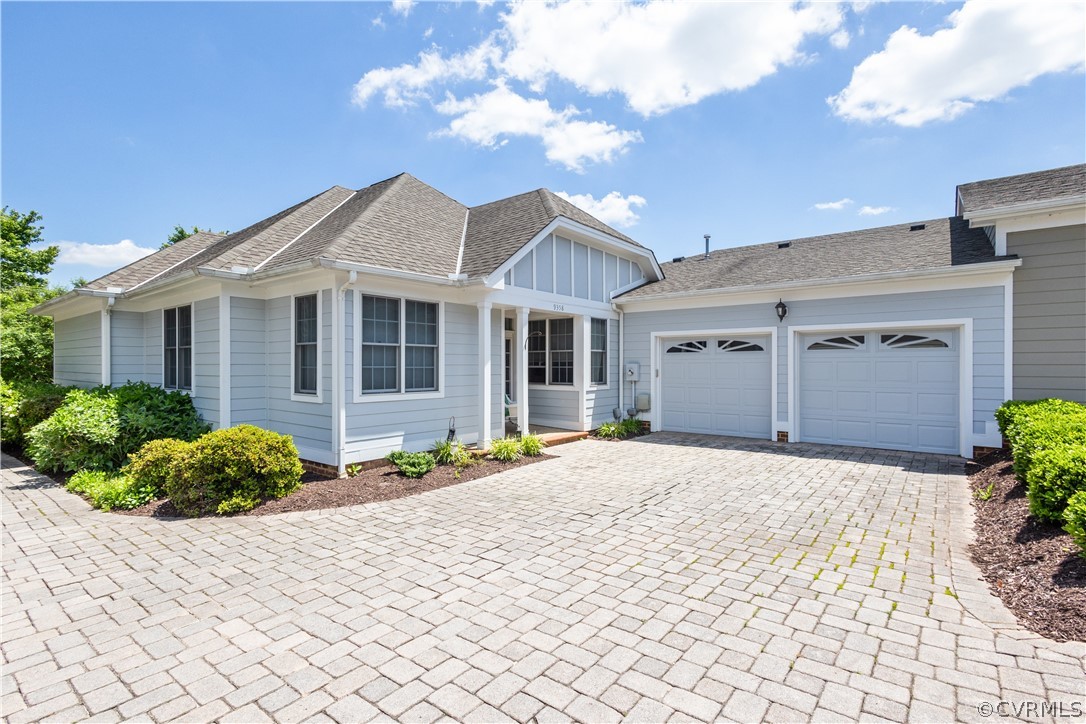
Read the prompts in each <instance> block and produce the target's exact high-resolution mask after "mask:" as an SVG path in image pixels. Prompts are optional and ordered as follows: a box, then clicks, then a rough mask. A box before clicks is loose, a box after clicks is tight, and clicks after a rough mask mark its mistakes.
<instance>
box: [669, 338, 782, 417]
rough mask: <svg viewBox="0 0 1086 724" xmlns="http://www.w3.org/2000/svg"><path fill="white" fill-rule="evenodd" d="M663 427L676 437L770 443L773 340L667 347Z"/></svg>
mask: <svg viewBox="0 0 1086 724" xmlns="http://www.w3.org/2000/svg"><path fill="white" fill-rule="evenodd" d="M663 352H664V353H663V364H662V365H661V368H662V369H661V395H662V397H663V401H662V403H661V409H662V421H661V422H662V425H661V427H662V428H663V429H664V430H671V431H675V432H701V433H706V434H710V435H737V436H739V437H761V438H768V437H769V429H770V409H769V407H770V394H769V381H770V367H769V362H770V350H769V337H768V336H766V337H761V336H759V337H742V338H739V337H719V338H713V337H707V338H698V339H679V340H672V341H667V340H665V341H664V349H663Z"/></svg>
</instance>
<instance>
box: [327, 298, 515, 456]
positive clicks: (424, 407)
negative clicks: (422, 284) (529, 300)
mask: <svg viewBox="0 0 1086 724" xmlns="http://www.w3.org/2000/svg"><path fill="white" fill-rule="evenodd" d="M346 296H347V303H346V314H345V315H344V317H345V318H344V330H345V336H346V344H345V350H344V352H345V356H346V365H345V367H346V370H345V371H346V380H345V382H346V405H347V434H346V449H347V455H346V460H347V461H348V462H355V461H359V460H373V459H376V458H380V457H381V456H383V455H385V454H386V453H387V452H389V451H391V450H397V449H401V448H402V449H405V450H412V451H417V450H427V449H429V448H430V446H431V445H432V444H433V442H434V440H438V439H444V438H445V436H446V435H447V434H448V429H449V418H450V417H455V418H456V431H457V436H459V437H462V438H468V437H471V438H474V436H475V434H476V433H477V432H478V429H479V335H478V322H479V312H478V310H477V309H476V308H475V307H473V306H467V305H461V304H446V305H445V316H444V320H443V322H444V326H445V346H444V347H443V348H442V349H441V350H439V354H443V355H444V360H445V361H444V363H445V390H444V393H445V394H444V396H443V397H439V398H433V397H413V396H412V395H410V394H405V395H401V396H399V397H398V398H396V399H393V400H367V399H365V398H364V397H363V399H362V401H361V402H355V401H354V364H355V357H356V355H357V353H358V342H357V341H356V339H355V337H354V314H355V312H356V311H357V306H356V302H355V298H356V295H355V294H354V292H347V295H346ZM500 324H501V323H500V319H499V318H498V316H497V312H495V316H494V318H493V330H494V335H495V337H494V340H493V351H494V357H493V361H492V363H491V364H492V365H493V366H492V370H493V372H494V375H493V378H494V379H495V380H497V381H498V382H497V383H496V384H495V387H494V390H493V394H494V413H493V417H492V423H493V426H494V427H495V428H500V427H501V419H502V418H501V400H502V397H501V395H500V392H501V390H500V388H499V385H500V380H501V370H500V367H497V366H496V365H498V364H500V360H501V345H500V343H499V342H498V340H500V338H501V337H500V335H501V326H500Z"/></svg>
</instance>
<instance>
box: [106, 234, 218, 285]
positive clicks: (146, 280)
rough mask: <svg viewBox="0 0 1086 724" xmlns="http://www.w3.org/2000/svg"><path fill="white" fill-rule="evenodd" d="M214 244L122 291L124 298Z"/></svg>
mask: <svg viewBox="0 0 1086 724" xmlns="http://www.w3.org/2000/svg"><path fill="white" fill-rule="evenodd" d="M220 238H221V239H225V238H226V237H220ZM215 243H217V241H213V242H211V244H208V245H207V246H205V247H203V248H202V249H200V250H199V251H196V252H193V253H192V254H189V255H188V256H186V257H185V258H184V259H182V260H181V261H179V262H177V263H176V264H170V265H169V266H168V267H166V268H165V269H163V270H162V271H160V272H159V273H158V274H155V275H154V276H150V277H147V278H146V279H144V280H143V281H142V282H140V283H139V284H135V285H133V286H131V287H129V288H128V289H125V290H124V294H125V296H128V295H129V294H131V293H132V292H134V291H136V290H137V289H139V288H140V287H145V286H147V285H148V284H150V283H151V282H153V281H154V280H155V279H158V278H159V277H160V276H162V275H163V274H165V273H166V272H168V271H170V270H171V269H176V268H177V267H179V266H181V265H182V264H184V263H185V262H186V261H188V260H189V259H191V258H193V257H194V256H197V255H198V254H200V253H201V252H204V251H206V250H207V249H208V247H210V246H211V245H212V244H215Z"/></svg>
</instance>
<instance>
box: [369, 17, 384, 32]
mask: <svg viewBox="0 0 1086 724" xmlns="http://www.w3.org/2000/svg"><path fill="white" fill-rule="evenodd" d="M370 23H372V24H373V27H375V28H381V29H382V30H383V29H384V27H385V19H384V18H382V17H381V16H380V15H378V16H377V17H375V18H374V19H373V20H371V21H370Z"/></svg>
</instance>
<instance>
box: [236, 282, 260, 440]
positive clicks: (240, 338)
mask: <svg viewBox="0 0 1086 724" xmlns="http://www.w3.org/2000/svg"><path fill="white" fill-rule="evenodd" d="M264 319H265V312H264V300H263V299H246V298H243V297H231V298H230V405H231V407H230V422H231V424H233V425H241V424H248V425H256V426H258V427H266V426H267V424H268V398H267V377H266V373H265V358H264V355H265V347H266V344H265V332H264Z"/></svg>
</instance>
